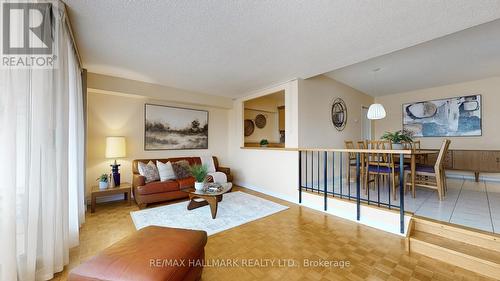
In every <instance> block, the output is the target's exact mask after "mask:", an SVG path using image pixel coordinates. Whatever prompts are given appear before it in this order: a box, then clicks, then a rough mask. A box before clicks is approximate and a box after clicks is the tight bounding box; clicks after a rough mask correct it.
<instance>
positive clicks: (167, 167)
mask: <svg viewBox="0 0 500 281" xmlns="http://www.w3.org/2000/svg"><path fill="white" fill-rule="evenodd" d="M156 167H158V173H160V181H167V180H175V179H176V176H175V173H174V168H172V163H170V161H168V162H167V163H162V162H160V161H156Z"/></svg>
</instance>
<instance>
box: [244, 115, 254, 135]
mask: <svg viewBox="0 0 500 281" xmlns="http://www.w3.org/2000/svg"><path fill="white" fill-rule="evenodd" d="M254 130H255V126H254V125H253V121H252V120H250V119H245V137H248V136H250V135H252V134H253V131H254Z"/></svg>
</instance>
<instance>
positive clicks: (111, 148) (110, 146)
mask: <svg viewBox="0 0 500 281" xmlns="http://www.w3.org/2000/svg"><path fill="white" fill-rule="evenodd" d="M125 146H126V145H125V137H106V158H120V157H125V156H126V153H125Z"/></svg>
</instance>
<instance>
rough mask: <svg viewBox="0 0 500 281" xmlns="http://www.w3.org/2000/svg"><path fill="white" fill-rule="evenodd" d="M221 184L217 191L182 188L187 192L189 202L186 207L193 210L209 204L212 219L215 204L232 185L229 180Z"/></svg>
mask: <svg viewBox="0 0 500 281" xmlns="http://www.w3.org/2000/svg"><path fill="white" fill-rule="evenodd" d="M221 185H222V190H221V191H218V192H208V191H203V190H196V189H194V188H186V189H183V191H185V192H187V193H189V204H188V206H187V209H188V210H194V209H197V208H200V207H203V206H206V205H210V211H211V212H212V219H215V216H217V204H218V203H219V202H220V201H222V195H223V194H224V193H226V192H228V191H230V190H231V188H232V187H233V184H232V183H230V182H228V183H221ZM196 199H198V200H196ZM200 199H201V200H200Z"/></svg>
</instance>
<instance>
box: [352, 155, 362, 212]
mask: <svg viewBox="0 0 500 281" xmlns="http://www.w3.org/2000/svg"><path fill="white" fill-rule="evenodd" d="M359 175H360V169H359V153H356V219H357V220H358V221H359V219H360V217H361V198H360V190H361V188H360V186H361V184H360V176H359ZM349 196H350V194H349Z"/></svg>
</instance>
